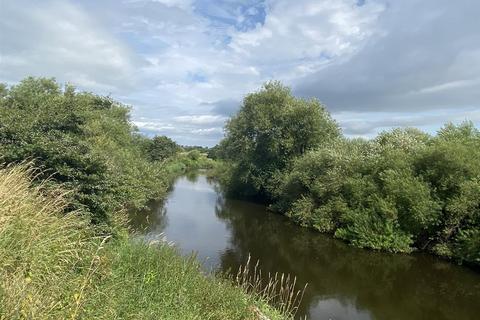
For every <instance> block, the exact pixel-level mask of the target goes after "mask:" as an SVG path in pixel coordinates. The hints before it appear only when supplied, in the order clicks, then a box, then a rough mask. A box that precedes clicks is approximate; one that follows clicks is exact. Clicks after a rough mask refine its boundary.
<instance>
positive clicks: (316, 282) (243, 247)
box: [134, 175, 480, 319]
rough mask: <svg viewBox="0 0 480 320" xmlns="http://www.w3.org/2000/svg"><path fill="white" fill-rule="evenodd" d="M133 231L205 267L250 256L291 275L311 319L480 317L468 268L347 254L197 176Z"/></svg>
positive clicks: (478, 287) (474, 278)
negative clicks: (163, 241) (161, 237)
mask: <svg viewBox="0 0 480 320" xmlns="http://www.w3.org/2000/svg"><path fill="white" fill-rule="evenodd" d="M146 217H148V218H146ZM142 220H143V221H142ZM134 225H135V226H136V227H137V228H139V229H140V230H144V231H143V232H142V233H143V234H144V235H145V237H147V238H154V237H157V236H158V234H160V233H164V234H165V236H166V237H167V239H168V240H169V241H173V242H175V243H176V244H177V245H178V246H179V248H180V249H181V250H182V252H184V253H190V252H191V251H196V252H198V257H199V258H200V259H201V260H202V261H204V265H205V267H207V268H212V267H217V268H220V269H222V270H228V269H237V268H238V266H239V265H240V264H244V263H245V261H246V260H247V258H248V255H249V254H250V255H251V256H252V258H253V259H254V260H256V259H259V260H260V265H261V268H262V269H263V270H264V271H266V272H276V271H279V272H285V273H290V274H292V275H295V276H297V278H298V280H299V284H300V285H303V284H304V283H307V282H308V289H307V291H306V294H305V297H304V300H303V303H302V306H301V310H300V311H301V312H300V313H301V314H306V315H308V318H309V319H476V318H477V317H478V314H479V312H480V306H479V305H478V302H479V301H480V275H478V274H477V273H474V272H473V271H471V270H469V269H466V268H462V267H459V266H455V265H453V264H450V263H447V262H444V261H441V260H438V259H435V258H433V257H430V256H428V255H392V254H384V253H378V252H371V251H366V250H359V249H355V248H352V247H349V246H348V245H346V244H344V243H343V242H340V241H336V240H333V239H331V238H329V237H327V236H324V235H321V234H318V233H316V232H312V231H309V230H306V229H302V228H299V227H297V226H295V225H293V224H291V223H289V221H287V220H286V219H284V218H283V217H282V216H278V215H275V214H271V213H269V212H267V211H266V209H265V207H263V206H260V205H256V204H253V203H249V202H244V201H237V200H230V199H225V198H223V197H222V195H221V193H219V191H218V188H216V186H215V183H214V182H213V181H209V180H207V178H206V177H205V176H203V175H192V176H188V177H183V178H180V179H179V180H178V181H177V182H176V184H175V186H174V188H173V190H172V193H171V194H170V196H169V197H168V200H167V202H166V203H165V204H164V205H162V204H157V206H153V209H152V210H151V211H150V212H149V213H148V214H144V215H138V216H137V217H136V220H135V221H134ZM143 227H146V229H142V228H143ZM137 230H138V229H137Z"/></svg>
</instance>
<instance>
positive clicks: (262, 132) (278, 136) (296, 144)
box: [221, 82, 340, 200]
mask: <svg viewBox="0 0 480 320" xmlns="http://www.w3.org/2000/svg"><path fill="white" fill-rule="evenodd" d="M339 135H340V130H339V128H338V125H337V124H336V123H335V122H334V121H333V120H332V118H331V117H330V115H329V114H328V112H327V111H326V110H325V108H324V107H323V106H322V105H321V104H320V103H319V102H318V101H317V100H305V99H300V98H296V97H294V96H293V95H292V94H291V92H290V89H289V88H287V87H285V86H283V85H282V84H280V83H279V82H269V83H266V84H265V85H264V86H263V88H262V89H261V90H260V91H258V92H255V93H252V94H249V95H247V96H246V97H245V99H244V101H243V105H242V107H241V108H240V111H239V112H238V114H237V115H235V116H234V117H233V118H232V119H231V120H230V121H229V122H228V123H227V125H226V137H225V139H224V140H223V141H222V143H221V146H222V148H223V150H224V151H223V152H222V153H223V154H224V155H225V157H226V158H227V159H228V160H229V161H230V162H231V163H233V167H232V170H231V171H230V187H231V189H234V190H235V192H237V193H241V194H242V195H244V196H248V197H256V198H259V199H262V200H270V199H271V198H272V197H273V193H274V188H276V184H277V179H278V178H279V177H280V173H281V171H282V170H283V169H285V168H286V167H287V166H288V164H289V163H290V162H291V161H292V160H293V159H294V158H295V157H298V156H300V155H302V154H304V153H305V152H307V151H308V150H310V149H313V148H316V147H318V146H320V145H321V144H323V143H327V142H330V141H332V140H333V139H335V138H337V137H338V136H339Z"/></svg>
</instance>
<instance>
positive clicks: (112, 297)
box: [0, 167, 282, 319]
mask: <svg viewBox="0 0 480 320" xmlns="http://www.w3.org/2000/svg"><path fill="white" fill-rule="evenodd" d="M30 174H31V172H28V170H26V169H25V168H20V167H14V168H10V169H2V170H0V203H1V206H0V257H1V258H0V319H24V318H30V319H67V318H68V319H81V318H83V319H114V318H121V319H159V318H160V319H256V314H258V310H261V312H262V313H263V314H265V315H267V316H268V317H269V318H271V319H281V318H282V316H281V315H280V314H279V313H278V312H276V311H275V310H273V309H272V308H270V307H268V306H267V305H266V304H265V303H263V302H261V300H260V299H258V298H256V297H255V296H254V295H248V294H246V293H245V292H243V291H242V290H241V289H240V288H237V287H235V286H234V285H233V284H232V283H230V282H229V281H227V280H224V279H222V278H217V277H214V276H212V275H208V274H204V273H203V272H201V271H200V267H199V264H198V263H197V262H196V260H195V259H194V258H193V257H191V258H183V257H181V256H180V255H179V254H178V252H177V250H176V249H175V248H172V247H171V246H169V245H168V244H165V243H157V244H147V243H144V242H138V241H133V240H132V239H131V238H130V237H129V236H128V234H126V233H125V232H119V233H118V234H117V235H116V237H115V239H113V238H111V237H110V236H108V235H104V236H99V235H98V232H97V230H95V229H94V226H92V225H91V224H90V223H89V221H88V219H86V218H85V217H82V216H81V215H78V213H76V212H68V213H66V214H65V213H64V209H65V208H66V207H68V205H69V203H68V201H67V199H66V198H65V196H64V194H63V191H61V190H59V189H57V190H56V192H52V190H50V192H49V193H48V194H45V189H44V188H43V185H37V186H35V187H34V186H32V185H31V180H30ZM116 223H117V225H118V226H120V222H118V221H117V222H116ZM119 230H121V229H119Z"/></svg>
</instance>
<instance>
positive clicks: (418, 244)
mask: <svg viewBox="0 0 480 320" xmlns="http://www.w3.org/2000/svg"><path fill="white" fill-rule="evenodd" d="M307 115H308V116H307ZM307 117H308V118H307ZM226 129H227V130H226V131H227V135H226V138H225V139H224V140H223V141H221V143H220V144H219V145H218V146H217V147H216V148H215V150H214V154H215V155H216V156H217V157H218V156H219V157H221V158H223V159H225V160H226V164H223V165H221V166H218V167H217V170H220V171H221V173H220V175H219V176H220V181H221V182H222V183H223V184H225V185H226V186H227V190H229V191H230V192H231V193H233V194H235V195H236V196H239V197H242V196H244V195H249V196H255V195H256V196H258V197H259V198H261V199H263V200H267V202H268V203H269V204H270V207H271V208H272V209H273V210H275V211H279V212H282V213H285V214H286V215H287V216H288V217H290V218H291V219H292V220H293V221H295V222H296V223H298V224H300V225H302V226H306V227H311V228H314V229H316V230H318V231H320V232H327V233H331V234H332V235H334V236H335V237H338V238H341V239H344V240H346V241H348V242H350V243H351V244H353V245H355V246H358V247H363V248H372V249H379V250H387V251H392V252H411V251H412V250H416V249H427V250H431V251H432V252H434V253H436V254H439V255H442V256H446V257H450V258H454V259H457V260H458V261H464V262H468V263H473V264H479V252H480V241H479V232H478V230H479V229H480V132H479V131H478V130H477V129H476V128H475V127H474V126H473V124H472V123H468V122H467V123H463V124H461V125H453V124H447V125H446V126H445V127H444V128H442V129H441V130H440V131H439V132H438V134H437V135H436V136H433V137H432V136H430V135H428V134H425V133H423V132H422V131H420V130H417V129H413V128H406V129H394V130H391V131H389V132H382V133H381V134H379V135H378V136H377V137H376V138H374V139H372V140H362V139H347V138H344V137H342V136H340V135H339V133H338V128H337V126H336V125H335V123H334V122H333V121H332V120H331V119H330V116H329V115H328V113H327V112H326V111H325V110H324V109H323V107H320V105H318V103H317V102H315V101H313V102H312V101H305V100H301V99H296V98H294V97H293V96H291V94H290V91H289V90H288V89H287V88H285V87H283V86H281V85H279V84H278V83H269V84H267V85H265V87H264V89H262V90H261V91H260V92H257V93H253V94H251V95H249V96H247V97H246V98H245V101H244V105H243V107H242V108H241V110H240V111H239V113H238V114H237V115H236V116H234V117H233V118H232V120H231V121H230V122H229V123H228V124H227V127H226Z"/></svg>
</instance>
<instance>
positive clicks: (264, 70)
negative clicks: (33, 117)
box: [0, 0, 480, 145]
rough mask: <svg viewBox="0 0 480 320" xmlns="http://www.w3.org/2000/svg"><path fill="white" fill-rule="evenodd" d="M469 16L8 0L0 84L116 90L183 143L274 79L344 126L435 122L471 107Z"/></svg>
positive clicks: (144, 118)
mask: <svg viewBox="0 0 480 320" xmlns="http://www.w3.org/2000/svg"><path fill="white" fill-rule="evenodd" d="M479 14H480V5H476V4H473V3H472V2H471V1H468V0H459V1H455V2H449V1H446V0H441V1H434V0H405V1H388V2H387V0H367V1H365V2H364V3H363V4H362V5H359V4H357V1H356V0H322V1H320V0H297V1H290V0H266V1H265V2H263V1H261V0H228V1H227V0H222V1H220V0H215V1H206V0H124V1H117V0H103V1H94V0H85V1H81V2H80V1H73V0H66V1H59V0H58V1H57V0H46V1H41V2H40V1H33V0H30V1H28V0H21V1H4V2H2V8H1V11H0V81H7V82H9V83H13V82H16V81H18V80H20V79H22V78H23V77H25V76H27V75H35V76H55V77H57V79H59V80H60V81H70V82H73V83H75V84H77V85H79V86H80V87H81V89H87V90H92V91H95V92H97V93H100V94H108V93H112V96H113V97H114V98H117V99H120V100H121V101H123V102H126V103H129V104H132V105H133V107H134V109H133V119H134V120H135V124H136V125H137V126H138V127H139V128H141V129H142V131H144V132H148V133H149V134H167V135H169V136H172V137H173V138H175V139H177V140H178V141H179V142H181V143H196V144H201V143H205V144H210V145H211V144H215V143H216V142H217V141H216V140H215V139H217V140H218V138H219V137H221V131H222V130H221V127H222V125H223V123H224V121H225V120H226V118H227V117H228V116H230V115H232V113H233V112H235V110H237V109H238V106H239V104H240V101H241V100H242V98H243V96H244V95H245V94H246V93H248V92H251V91H253V90H256V89H258V88H259V86H260V85H261V83H262V82H264V81H266V80H270V79H278V80H281V81H284V82H285V83H286V84H287V85H291V86H293V87H294V93H296V94H300V95H304V96H316V97H318V98H319V99H320V100H322V101H323V102H325V103H326V104H327V107H328V108H329V109H330V110H331V111H333V112H334V116H335V117H337V116H338V119H339V122H340V123H341V124H342V125H343V127H344V128H345V130H346V132H347V133H349V134H354V135H371V134H373V133H374V132H377V131H378V130H379V129H381V128H386V127H388V126H396V125H402V124H409V123H411V124H412V125H415V124H419V125H421V126H424V127H429V128H430V127H432V126H435V125H436V126H437V127H438V126H440V123H441V122H445V121H448V120H450V119H457V118H464V117H473V118H474V117H475V115H474V113H472V112H471V110H472V108H475V107H477V108H478V107H479V106H478V101H480V80H479V78H478V75H479V74H480V73H479V72H480V69H479V67H478V66H480V58H479V57H480V35H479V33H478V32H477V30H478V29H479V23H478V15H479ZM263 17H264V20H263ZM440 109H445V110H449V111H448V112H443V111H442V112H440V111H439V110H440ZM426 110H427V111H426ZM428 110H430V111H428ZM420 111H421V112H426V113H419V112H420ZM433 111H437V112H436V113H437V114H433ZM402 112H403V113H402ZM406 112H408V113H416V115H415V114H414V115H412V116H411V117H412V118H411V119H410V118H409V116H408V114H407V113H406ZM428 112H431V113H432V114H430V116H429V115H428ZM455 112H457V114H455ZM432 115H433V116H432ZM436 115H438V117H437V116H436ZM382 117H383V118H387V120H388V121H382ZM424 118H425V119H427V118H429V119H432V120H431V121H430V120H429V121H428V124H426V122H425V121H422V119H424ZM479 121H480V120H479ZM422 123H423V124H422ZM202 139H203V140H202ZM202 141H203V142H202Z"/></svg>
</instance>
